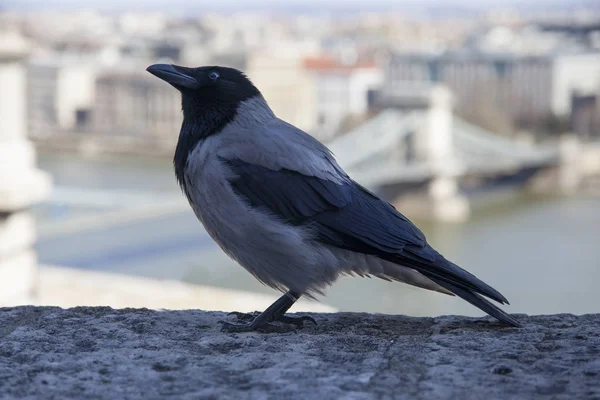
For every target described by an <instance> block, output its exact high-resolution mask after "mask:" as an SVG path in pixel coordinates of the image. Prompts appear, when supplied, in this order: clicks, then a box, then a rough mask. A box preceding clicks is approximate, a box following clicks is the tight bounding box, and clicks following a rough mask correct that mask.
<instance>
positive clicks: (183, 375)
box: [0, 307, 600, 399]
mask: <svg viewBox="0 0 600 400" xmlns="http://www.w3.org/2000/svg"><path fill="white" fill-rule="evenodd" d="M311 315H312V316H313V317H314V318H315V319H316V320H317V321H318V325H317V326H307V327H306V328H304V329H302V330H300V331H298V332H296V333H287V334H258V333H251V334H225V333H221V332H220V330H219V324H218V321H219V320H224V319H233V317H230V316H229V317H228V316H226V315H225V314H224V313H220V312H204V311H150V310H145V309H123V310H114V309H111V308H107V307H100V308H98V307H80V308H73V309H67V310H64V309H60V308H56V307H17V308H4V309H0V398H2V399H5V398H9V399H10V398H31V399H34V398H35V399H83V398H85V399H164V398H177V399H282V398H283V399H285V398H289V399H305V398H315V399H338V398H344V399H396V398H397V399H413V398H415V399H456V398H460V399H531V398H549V399H550V398H552V399H575V398H586V399H599V398H600V337H599V335H598V333H599V332H600V314H594V315H584V316H573V315H550V316H533V317H527V316H520V317H519V320H520V321H522V323H523V325H524V327H523V328H520V329H517V328H506V327H503V326H501V325H500V324H498V323H496V322H494V321H492V320H491V319H474V318H465V317H454V316H449V317H439V318H410V317H404V316H385V315H371V314H351V313H339V314H311Z"/></svg>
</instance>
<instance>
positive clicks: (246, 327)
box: [220, 290, 316, 333]
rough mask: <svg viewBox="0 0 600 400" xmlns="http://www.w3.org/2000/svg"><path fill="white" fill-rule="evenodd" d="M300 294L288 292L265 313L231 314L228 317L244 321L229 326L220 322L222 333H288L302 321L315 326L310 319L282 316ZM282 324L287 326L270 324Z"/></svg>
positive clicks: (300, 325) (299, 325)
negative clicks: (276, 322)
mask: <svg viewBox="0 0 600 400" xmlns="http://www.w3.org/2000/svg"><path fill="white" fill-rule="evenodd" d="M300 296H301V295H300V294H298V293H296V292H294V291H291V290H290V291H288V292H287V293H285V294H284V295H283V296H281V297H280V298H279V299H277V301H275V302H274V303H273V304H271V305H270V306H269V308H267V309H266V310H265V311H263V312H262V313H260V314H256V313H251V314H245V313H238V312H233V313H230V315H235V316H237V318H238V320H242V321H246V323H242V324H231V323H229V322H224V321H220V322H221V323H222V324H223V326H222V328H221V330H222V331H225V332H251V331H258V332H267V333H270V332H289V331H291V330H295V329H296V328H300V327H302V325H303V324H304V321H310V322H312V323H313V324H315V325H316V321H315V320H314V319H313V318H312V317H308V316H304V317H286V316H285V315H284V314H285V313H286V312H287V310H289V309H290V307H291V306H292V305H294V303H295V302H296V301H297V300H298V299H299V298H300ZM275 321H278V322H283V323H285V324H288V326H282V325H274V324H271V322H275ZM291 325H293V326H291Z"/></svg>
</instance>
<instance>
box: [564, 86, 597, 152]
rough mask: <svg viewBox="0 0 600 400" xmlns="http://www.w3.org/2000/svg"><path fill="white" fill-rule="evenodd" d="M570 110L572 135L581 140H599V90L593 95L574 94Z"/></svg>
mask: <svg viewBox="0 0 600 400" xmlns="http://www.w3.org/2000/svg"><path fill="white" fill-rule="evenodd" d="M571 109H572V112H571V118H570V125H571V128H572V130H573V133H576V134H577V136H579V138H581V139H583V140H587V141H592V140H600V88H598V91H597V92H596V94H593V95H579V94H574V95H573V97H572V99H571Z"/></svg>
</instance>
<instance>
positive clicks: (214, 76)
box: [208, 71, 220, 81]
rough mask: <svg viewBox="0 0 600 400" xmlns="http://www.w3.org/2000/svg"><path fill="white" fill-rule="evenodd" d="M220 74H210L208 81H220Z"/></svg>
mask: <svg viewBox="0 0 600 400" xmlns="http://www.w3.org/2000/svg"><path fill="white" fill-rule="evenodd" d="M219 76H220V75H219V73H218V72H217V71H210V72H209V73H208V79H210V80H211V81H216V80H217V79H219Z"/></svg>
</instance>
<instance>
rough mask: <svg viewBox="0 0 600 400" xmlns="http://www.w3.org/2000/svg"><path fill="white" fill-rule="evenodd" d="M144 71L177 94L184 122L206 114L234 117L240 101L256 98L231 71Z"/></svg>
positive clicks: (160, 67) (240, 76) (163, 66)
mask: <svg viewBox="0 0 600 400" xmlns="http://www.w3.org/2000/svg"><path fill="white" fill-rule="evenodd" d="M147 71H148V72H150V73H151V74H153V75H155V76H157V77H159V78H160V79H162V80H164V81H166V82H168V83H170V84H171V85H172V86H173V87H175V88H176V89H177V90H179V91H180V92H181V102H182V108H183V116H184V118H186V119H188V118H192V119H194V118H200V119H204V118H203V117H204V116H205V115H206V114H207V113H208V114H213V113H214V112H219V113H221V114H223V115H229V114H232V113H233V114H235V111H236V109H237V107H238V105H239V104H240V103H241V102H242V101H244V100H248V99H250V98H252V97H254V96H257V95H260V92H259V91H258V89H257V88H256V87H255V86H254V85H253V84H252V82H250V80H249V79H248V78H247V77H246V75H244V74H243V73H242V72H241V71H238V70H237V69H234V68H227V67H219V66H211V67H198V68H187V67H180V66H178V65H170V64H154V65H151V66H150V67H148V69H147Z"/></svg>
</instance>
